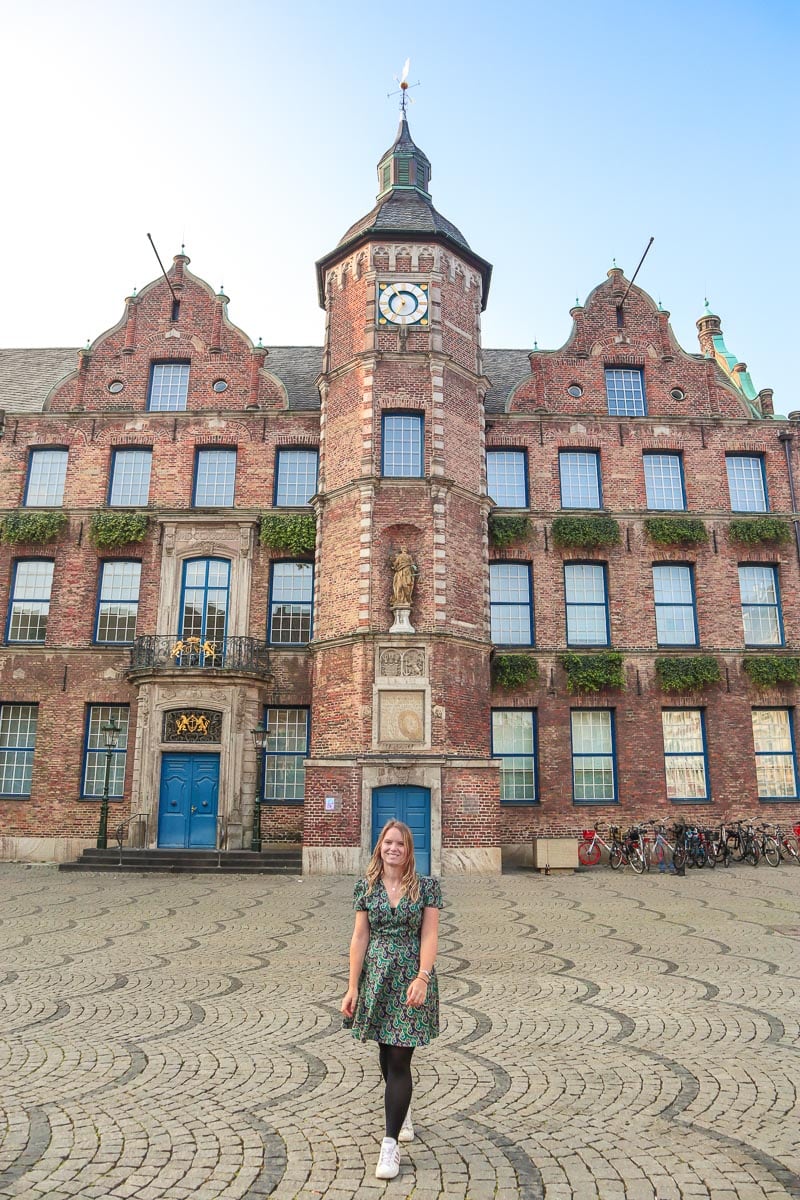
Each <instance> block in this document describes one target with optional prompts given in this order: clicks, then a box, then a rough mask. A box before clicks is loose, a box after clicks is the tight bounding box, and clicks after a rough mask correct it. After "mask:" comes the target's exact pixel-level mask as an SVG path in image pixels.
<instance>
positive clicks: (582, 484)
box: [558, 450, 603, 508]
mask: <svg viewBox="0 0 800 1200" xmlns="http://www.w3.org/2000/svg"><path fill="white" fill-rule="evenodd" d="M558 474H559V479H560V481H561V507H562V508H601V507H602V504H603V501H602V494H601V489H600V455H599V454H598V453H597V451H596V450H559V452H558Z"/></svg>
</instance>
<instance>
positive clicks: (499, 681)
mask: <svg viewBox="0 0 800 1200" xmlns="http://www.w3.org/2000/svg"><path fill="white" fill-rule="evenodd" d="M538 678H539V664H538V663H537V661H536V659H535V658H533V656H532V655H530V654H496V655H495V656H494V658H493V659H492V683H493V684H495V686H496V687H501V688H505V689H506V691H509V692H510V691H514V689H516V688H522V687H525V686H526V685H527V684H529V683H534V682H535V681H536V680H537V679H538Z"/></svg>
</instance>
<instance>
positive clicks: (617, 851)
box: [608, 845, 625, 871]
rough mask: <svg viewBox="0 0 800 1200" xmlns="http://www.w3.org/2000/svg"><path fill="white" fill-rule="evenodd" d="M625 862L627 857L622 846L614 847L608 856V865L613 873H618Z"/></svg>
mask: <svg viewBox="0 0 800 1200" xmlns="http://www.w3.org/2000/svg"><path fill="white" fill-rule="evenodd" d="M624 861H625V856H624V855H623V853H622V846H618V845H613V846H612V847H611V851H610V853H609V856H608V865H609V866H610V867H611V869H612V871H618V870H619V868H620V867H621V866H622V864H623V862H624Z"/></svg>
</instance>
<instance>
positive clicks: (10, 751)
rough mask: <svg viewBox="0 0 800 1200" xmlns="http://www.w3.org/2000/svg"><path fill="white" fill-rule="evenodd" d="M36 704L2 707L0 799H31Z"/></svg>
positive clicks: (37, 713)
mask: <svg viewBox="0 0 800 1200" xmlns="http://www.w3.org/2000/svg"><path fill="white" fill-rule="evenodd" d="M38 718H39V706H38V705H37V704H0V796H9V797H13V798H14V799H18V798H19V797H21V796H30V794H31V777H32V775H33V751H34V748H35V746H36V724H37V721H38Z"/></svg>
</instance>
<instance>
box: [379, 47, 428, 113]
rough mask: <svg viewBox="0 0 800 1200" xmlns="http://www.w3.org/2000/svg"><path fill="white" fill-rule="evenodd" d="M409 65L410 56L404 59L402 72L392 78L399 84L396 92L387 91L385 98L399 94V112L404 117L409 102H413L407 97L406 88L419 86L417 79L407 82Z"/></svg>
mask: <svg viewBox="0 0 800 1200" xmlns="http://www.w3.org/2000/svg"><path fill="white" fill-rule="evenodd" d="M410 66H411V59H410V58H407V59H406V61H405V63H404V64H403V70H402V73H401V74H400V75H399V76H398V75H395V77H394V78H395V83H399V84H400V87H399V89H398V91H396V92H387V94H386V98H387V100H388V99H389V98H390V97H391V96H397V95H399V96H400V112H401V113H402V114H403V117H404V118H405V115H406V112H407V111H408V106H409V104H413V103H414V101H413V100H411V99H409V96H408V89H409V88H410V87H419V82H420V81H419V80H417V82H416V83H409V82H408V69H409V67H410Z"/></svg>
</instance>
